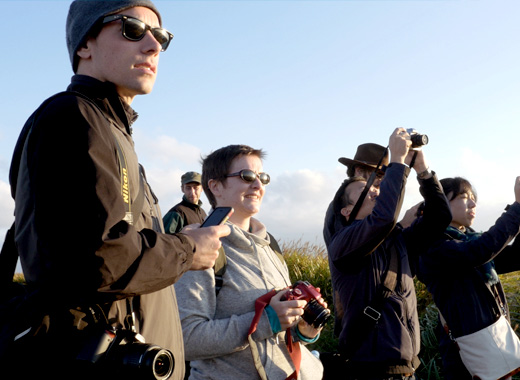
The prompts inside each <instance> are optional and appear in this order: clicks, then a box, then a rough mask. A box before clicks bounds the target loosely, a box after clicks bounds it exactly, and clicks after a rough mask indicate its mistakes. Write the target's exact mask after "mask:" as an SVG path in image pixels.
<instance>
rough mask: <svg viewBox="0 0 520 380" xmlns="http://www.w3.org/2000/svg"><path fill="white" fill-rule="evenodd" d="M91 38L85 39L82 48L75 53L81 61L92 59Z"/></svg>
mask: <svg viewBox="0 0 520 380" xmlns="http://www.w3.org/2000/svg"><path fill="white" fill-rule="evenodd" d="M92 41H93V40H92V38H87V40H86V41H85V42H84V43H83V45H82V46H80V47H79V49H78V50H77V51H76V55H77V56H78V57H80V58H82V59H90V58H91V57H92V47H91V43H92Z"/></svg>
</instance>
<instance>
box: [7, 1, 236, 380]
mask: <svg viewBox="0 0 520 380" xmlns="http://www.w3.org/2000/svg"><path fill="white" fill-rule="evenodd" d="M66 33H67V36H66V41H67V47H68V49H69V56H70V61H71V64H72V68H73V71H74V72H75V74H76V75H74V76H73V77H72V80H71V84H70V85H69V86H68V88H67V91H65V92H61V93H58V94H56V95H54V96H52V97H50V98H49V99H47V100H46V101H44V102H43V103H42V105H41V106H40V107H39V108H38V109H37V110H36V111H35V112H34V113H33V114H32V115H31V116H30V118H29V119H28V121H27V122H26V124H25V126H24V128H23V130H22V132H21V134H20V137H19V139H18V142H17V145H16V147H15V152H14V155H13V161H12V164H11V170H10V183H11V190H12V194H13V196H14V198H15V229H16V233H15V234H14V237H13V240H14V242H15V243H16V247H17V250H18V254H19V257H20V262H21V265H22V268H23V272H24V275H25V279H26V281H27V283H28V284H29V286H30V289H31V290H33V291H34V294H36V296H35V297H34V300H35V301H34V304H33V305H32V306H31V307H30V310H31V313H30V316H26V315H24V316H23V317H29V319H30V321H29V323H28V324H27V325H24V326H23V329H20V331H13V336H14V335H15V334H17V335H19V337H18V339H16V341H15V342H14V344H13V345H12V347H10V349H9V350H7V351H8V352H7V354H5V355H3V353H1V352H0V362H1V363H0V364H1V365H0V368H1V371H2V373H5V374H9V373H11V374H13V375H12V376H13V377H15V378H24V379H31V378H46V377H48V378H52V379H69V378H73V379H96V380H101V379H137V378H160V379H167V378H168V379H175V380H180V379H182V378H183V376H184V351H183V350H184V348H183V339H182V330H181V326H180V320H179V314H178V308H177V301H176V297H175V290H174V288H173V284H174V283H175V282H176V281H177V280H178V279H179V278H180V277H181V276H182V275H183V273H185V272H186V271H188V270H204V269H209V268H211V267H212V266H213V265H214V262H215V259H216V258H217V256H218V249H219V247H220V245H221V243H220V240H219V238H220V237H222V236H225V235H228V234H229V232H230V231H229V228H228V227H227V226H214V227H207V228H189V227H188V228H185V229H184V230H183V233H178V234H165V233H164V228H163V225H162V220H161V215H162V214H161V211H160V209H159V206H158V204H157V200H156V198H155V196H154V195H153V193H152V191H151V189H150V187H149V185H148V183H147V181H146V179H145V177H144V171H142V169H141V167H140V165H139V163H138V160H137V155H136V153H135V151H134V142H133V140H132V136H131V125H132V123H133V122H134V121H135V120H136V118H137V113H135V112H134V110H133V109H132V108H131V104H132V101H133V99H134V98H135V96H137V95H142V94H148V93H150V92H151V91H152V89H153V86H154V83H155V79H156V76H157V70H158V62H159V55H160V53H161V51H165V50H166V49H167V48H168V46H169V44H170V42H171V40H172V38H173V35H172V34H171V33H170V32H168V31H167V30H166V29H164V28H162V20H161V16H160V14H159V11H158V10H157V8H156V7H155V5H154V4H153V3H152V2H151V1H148V0H126V1H95V0H76V1H74V2H72V4H71V6H70V10H69V14H68V17H67V26H66ZM19 333H23V334H19ZM123 337H124V339H123ZM143 341H144V344H143ZM139 344H140V345H139ZM154 345H156V346H158V347H159V348H161V349H164V351H159V350H150V351H148V350H147V349H148V348H151V346H154Z"/></svg>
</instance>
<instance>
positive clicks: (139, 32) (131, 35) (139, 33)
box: [102, 15, 173, 51]
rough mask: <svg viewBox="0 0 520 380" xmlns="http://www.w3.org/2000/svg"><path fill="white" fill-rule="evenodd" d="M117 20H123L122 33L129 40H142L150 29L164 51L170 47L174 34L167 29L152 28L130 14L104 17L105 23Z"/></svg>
mask: <svg viewBox="0 0 520 380" xmlns="http://www.w3.org/2000/svg"><path fill="white" fill-rule="evenodd" d="M116 20H121V21H122V23H123V26H122V28H121V33H122V34H123V37H125V38H126V39H127V40H130V41H140V40H142V39H143V37H144V35H145V34H146V31H148V30H149V31H150V32H152V35H153V36H154V38H155V39H156V40H157V42H159V43H160V44H161V47H162V51H165V50H166V49H168V45H169V44H170V42H171V40H172V39H173V34H171V33H170V32H168V31H167V30H166V29H163V28H152V27H151V26H150V25H147V24H145V23H144V22H142V21H141V20H138V19H136V18H133V17H130V16H124V15H112V16H107V17H105V18H104V19H103V22H102V24H103V25H105V24H108V23H109V22H112V21H116Z"/></svg>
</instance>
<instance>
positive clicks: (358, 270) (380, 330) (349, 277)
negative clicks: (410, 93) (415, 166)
mask: <svg viewBox="0 0 520 380" xmlns="http://www.w3.org/2000/svg"><path fill="white" fill-rule="evenodd" d="M409 172H410V169H409V168H408V167H406V166H405V165H402V164H396V163H392V164H390V165H389V167H388V169H387V170H386V174H385V178H384V180H383V181H382V182H381V188H380V194H379V196H378V197H377V200H376V205H375V207H374V209H373V211H372V213H371V214H370V215H369V216H367V217H365V218H364V219H362V220H355V221H354V222H353V223H352V224H351V225H349V226H346V227H344V228H343V229H342V230H340V231H338V232H337V233H336V234H335V235H334V237H333V239H332V241H331V244H330V246H329V265H330V269H331V277H332V284H333V289H334V293H335V294H337V295H338V296H339V299H338V298H337V296H335V298H336V299H335V302H338V303H339V305H337V306H336V305H335V307H339V308H341V309H342V311H343V313H344V314H343V316H342V320H341V332H340V333H339V345H340V350H342V351H347V350H348V349H349V345H352V344H354V338H353V337H354V336H355V335H356V333H357V332H358V329H359V327H360V326H359V324H358V323H356V320H357V319H358V318H359V317H360V315H362V313H363V310H364V309H365V307H366V306H367V305H368V304H369V302H370V301H371V300H372V299H373V297H374V296H375V295H376V293H377V292H379V291H381V289H380V286H381V283H382V278H383V277H384V275H385V273H386V271H387V269H388V265H389V259H390V256H389V255H390V252H392V249H395V251H396V252H397V254H398V256H399V259H400V260H399V267H400V268H399V272H398V281H397V285H396V288H395V291H394V293H393V294H392V295H390V297H388V298H387V299H386V300H385V302H384V304H383V306H382V309H381V310H379V312H380V313H381V318H380V320H379V322H378V324H377V325H376V326H375V327H374V328H373V329H372V330H371V331H369V332H368V333H367V334H366V337H365V338H364V339H363V341H362V342H361V344H360V346H359V347H358V348H357V349H356V351H355V353H354V354H353V355H352V356H351V361H350V363H351V365H352V368H351V370H352V372H353V373H360V374H363V375H365V376H367V375H374V376H379V375H382V374H385V373H391V374H406V373H413V372H414V371H415V369H416V368H417V367H418V365H419V360H418V357H417V355H418V353H419V349H420V327H419V321H418V316H417V299H416V295H415V288H414V283H413V277H414V275H415V269H416V268H415V266H416V259H417V255H418V254H419V253H421V251H422V249H425V248H426V247H427V245H428V242H429V241H431V239H432V238H433V237H435V236H436V235H439V234H442V233H443V231H444V230H445V228H446V227H447V226H448V224H449V223H450V221H451V213H450V209H449V205H448V203H447V201H446V197H445V196H444V193H443V191H442V188H441V186H440V183H439V182H438V180H437V178H436V177H435V176H433V177H432V178H429V179H426V180H419V183H420V191H421V194H422V196H423V197H424V199H425V208H424V215H423V216H422V217H420V218H418V219H417V220H416V221H415V222H414V223H413V224H412V225H411V226H410V227H408V228H405V229H402V228H401V227H400V225H397V218H398V216H399V213H400V210H401V205H402V202H403V198H404V191H405V185H406V179H407V176H408V174H409ZM392 246H393V248H392Z"/></svg>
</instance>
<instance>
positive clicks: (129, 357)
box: [77, 329, 175, 380]
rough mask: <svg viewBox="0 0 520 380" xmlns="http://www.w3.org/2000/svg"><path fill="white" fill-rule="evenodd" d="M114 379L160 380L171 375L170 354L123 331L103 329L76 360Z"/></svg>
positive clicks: (173, 361) (140, 337) (173, 364)
mask: <svg viewBox="0 0 520 380" xmlns="http://www.w3.org/2000/svg"><path fill="white" fill-rule="evenodd" d="M77 359H78V360H80V361H83V362H84V363H87V364H88V365H90V364H92V365H94V366H96V367H99V369H100V370H101V371H102V372H103V373H109V374H114V376H116V378H119V376H124V377H125V378H126V379H158V380H163V379H167V378H168V377H170V375H171V374H172V373H173V369H174V366H175V360H174V358H173V354H172V353H171V351H169V350H167V349H164V348H161V347H159V346H156V345H152V344H146V343H145V342H144V338H143V337H142V336H141V335H139V334H137V333H135V332H133V331H131V330H124V329H117V330H108V329H107V330H104V331H102V332H100V334H99V335H97V336H95V337H93V338H92V339H91V340H90V342H89V343H88V344H87V345H86V346H85V347H84V348H83V350H82V351H81V352H80V354H79V355H78V357H77Z"/></svg>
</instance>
